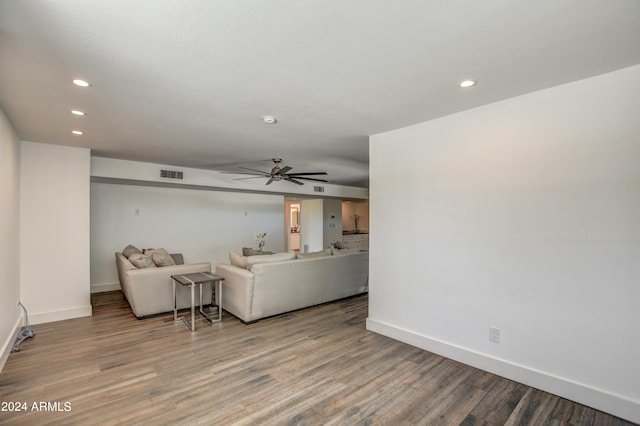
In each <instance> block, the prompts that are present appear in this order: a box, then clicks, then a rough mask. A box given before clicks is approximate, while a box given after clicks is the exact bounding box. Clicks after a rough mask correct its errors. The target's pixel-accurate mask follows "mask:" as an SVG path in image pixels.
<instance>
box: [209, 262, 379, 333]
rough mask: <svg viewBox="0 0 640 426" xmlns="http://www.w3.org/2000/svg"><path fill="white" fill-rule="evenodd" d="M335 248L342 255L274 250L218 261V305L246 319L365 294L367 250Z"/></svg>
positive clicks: (245, 320) (249, 319) (241, 318)
mask: <svg viewBox="0 0 640 426" xmlns="http://www.w3.org/2000/svg"><path fill="white" fill-rule="evenodd" d="M335 252H336V253H338V252H340V253H344V254H333V255H331V254H330V252H326V253H317V254H316V255H307V256H304V255H301V256H300V258H296V254H295V253H293V252H291V253H289V254H287V253H278V254H275V255H271V256H249V257H247V258H243V259H242V261H240V262H238V261H234V262H233V263H235V264H236V265H232V264H223V263H221V264H218V265H216V268H215V273H216V274H217V275H220V276H222V277H224V279H225V280H224V281H223V282H222V307H223V309H224V310H225V311H228V312H230V313H231V314H233V315H234V316H236V317H238V318H239V319H240V320H242V321H244V322H246V323H248V322H253V321H257V320H259V319H261V318H265V317H269V316H272V315H277V314H281V313H285V312H289V311H294V310H297V309H301V308H305V307H309V306H313V305H318V304H321V303H325V302H330V301H333V300H338V299H341V298H345V297H349V296H354V295H357V294H361V293H365V292H367V291H368V282H369V253H368V252H360V251H357V252H348V251H344V252H343V251H335ZM234 256H235V257H236V258H238V257H240V256H238V255H232V254H230V258H232V257H234ZM245 261H246V266H245V264H244V262H245ZM247 268H248V269H247Z"/></svg>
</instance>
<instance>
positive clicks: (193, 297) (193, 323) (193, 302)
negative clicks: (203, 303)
mask: <svg viewBox="0 0 640 426" xmlns="http://www.w3.org/2000/svg"><path fill="white" fill-rule="evenodd" d="M195 287H196V284H195V283H192V284H191V331H196V295H195V292H196V288H195Z"/></svg>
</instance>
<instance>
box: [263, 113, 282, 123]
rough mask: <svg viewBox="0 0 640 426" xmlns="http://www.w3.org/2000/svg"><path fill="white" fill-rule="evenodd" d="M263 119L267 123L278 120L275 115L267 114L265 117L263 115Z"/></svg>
mask: <svg viewBox="0 0 640 426" xmlns="http://www.w3.org/2000/svg"><path fill="white" fill-rule="evenodd" d="M262 121H264V122H265V123H267V124H276V123H277V122H278V119H277V118H275V117H274V116H273V115H265V116H264V117H262Z"/></svg>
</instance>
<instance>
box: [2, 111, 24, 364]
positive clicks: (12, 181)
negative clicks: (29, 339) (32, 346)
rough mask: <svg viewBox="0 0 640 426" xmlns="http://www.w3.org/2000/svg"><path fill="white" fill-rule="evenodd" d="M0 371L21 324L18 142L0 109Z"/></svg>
mask: <svg viewBox="0 0 640 426" xmlns="http://www.w3.org/2000/svg"><path fill="white" fill-rule="evenodd" d="M0 206H2V207H1V208H0V370H2V367H3V366H4V364H5V362H6V360H7V357H8V356H9V353H10V351H11V346H13V343H14V341H15V337H16V334H17V332H18V331H19V329H20V327H21V326H22V321H21V316H20V312H19V311H18V299H19V298H20V227H19V226H20V144H19V141H18V138H17V137H16V135H15V133H14V131H13V128H12V126H11V124H10V123H9V121H8V120H7V117H6V116H5V114H4V111H2V110H1V109H0Z"/></svg>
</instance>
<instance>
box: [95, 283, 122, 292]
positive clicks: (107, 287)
mask: <svg viewBox="0 0 640 426" xmlns="http://www.w3.org/2000/svg"><path fill="white" fill-rule="evenodd" d="M116 290H122V287H120V282H119V281H116V282H114V283H102V284H91V290H90V291H91V293H104V292H106V291H116Z"/></svg>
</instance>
